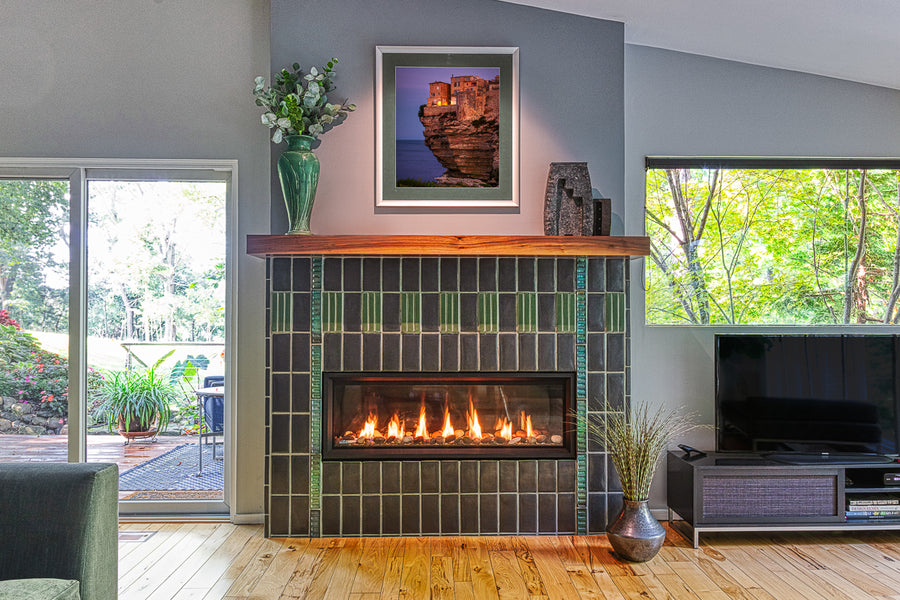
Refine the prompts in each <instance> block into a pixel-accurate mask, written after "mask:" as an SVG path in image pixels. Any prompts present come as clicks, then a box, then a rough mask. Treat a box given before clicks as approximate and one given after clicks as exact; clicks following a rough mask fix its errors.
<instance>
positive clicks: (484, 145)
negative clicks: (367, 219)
mask: <svg viewBox="0 0 900 600" xmlns="http://www.w3.org/2000/svg"><path fill="white" fill-rule="evenodd" d="M518 71H519V49H518V48H507V47H504V48H490V47H450V46H377V47H376V48H375V85H376V93H375V109H376V110H375V121H376V128H375V129H376V135H375V137H376V142H375V143H376V147H375V156H376V170H375V172H376V192H375V205H376V206H384V207H390V206H396V207H432V208H440V207H508V208H516V207H518V206H519V139H518V131H519V101H518V98H519V89H518V87H519V82H518Z"/></svg>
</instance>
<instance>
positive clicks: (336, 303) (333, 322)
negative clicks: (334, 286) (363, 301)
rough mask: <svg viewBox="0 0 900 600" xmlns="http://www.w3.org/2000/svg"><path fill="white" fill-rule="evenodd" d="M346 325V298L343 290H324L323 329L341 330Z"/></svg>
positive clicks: (330, 330) (328, 330) (327, 331)
mask: <svg viewBox="0 0 900 600" xmlns="http://www.w3.org/2000/svg"><path fill="white" fill-rule="evenodd" d="M343 327H344V298H343V295H342V294H341V292H322V331H323V332H326V333H334V332H340V331H341V330H342V329H343Z"/></svg>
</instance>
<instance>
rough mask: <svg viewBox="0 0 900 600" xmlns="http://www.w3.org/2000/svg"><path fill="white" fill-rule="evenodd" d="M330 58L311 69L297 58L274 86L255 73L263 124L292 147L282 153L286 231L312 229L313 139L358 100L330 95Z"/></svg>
mask: <svg viewBox="0 0 900 600" xmlns="http://www.w3.org/2000/svg"><path fill="white" fill-rule="evenodd" d="M337 62H338V61H337V59H336V58H332V59H331V60H330V61H328V64H326V65H325V67H322V68H316V67H310V69H309V72H308V73H303V71H301V70H300V65H299V64H298V63H294V64H293V65H291V70H288V69H282V70H281V72H280V73H278V74H276V75H275V79H274V83H273V85H272V86H271V87H266V80H265V78H264V77H257V78H256V80H255V84H256V85H255V87H254V88H253V95H254V96H256V105H257V106H261V107H263V109H264V110H265V112H264V113H263V115H262V123H263V125H265V126H266V127H268V128H269V129H273V130H274V131H273V132H272V141H273V142H275V143H276V144H279V143H281V141H282V140H286V141H287V143H288V149H287V150H285V151H284V153H282V155H281V156H280V157H279V158H278V179H279V180H280V181H281V191H282V194H283V195H284V203H285V207H286V208H287V213H288V225H289V229H288V233H300V234H309V233H310V230H309V217H310V214H311V213H312V206H313V202H314V201H315V198H316V186H317V185H318V183H319V159H318V158H317V157H316V155H315V154H313V152H312V150H311V148H310V144H312V142H313V141H315V139H316V138H317V137H318V136H319V134H321V133H324V132H325V130H326V129H330V128H331V127H334V126H335V125H338V124H340V123H341V122H342V121H343V119H345V118H346V117H347V114H348V113H349V112H350V111H353V110H356V105H355V104H348V103H347V101H346V100H344V101H343V102H339V103H337V104H333V103H331V102H329V101H328V94H329V93H330V92H331V91H332V90H334V81H333V80H332V79H333V77H334V66H335V65H336V64H337Z"/></svg>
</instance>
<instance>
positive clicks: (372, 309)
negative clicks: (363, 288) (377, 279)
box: [361, 292, 381, 333]
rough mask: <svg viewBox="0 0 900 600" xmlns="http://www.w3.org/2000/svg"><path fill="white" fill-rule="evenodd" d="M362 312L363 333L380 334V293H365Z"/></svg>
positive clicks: (363, 294)
mask: <svg viewBox="0 0 900 600" xmlns="http://www.w3.org/2000/svg"><path fill="white" fill-rule="evenodd" d="M361 310H362V315H361V326H362V331H363V333H379V332H380V331H381V294H380V293H379V292H363V293H362V307H361Z"/></svg>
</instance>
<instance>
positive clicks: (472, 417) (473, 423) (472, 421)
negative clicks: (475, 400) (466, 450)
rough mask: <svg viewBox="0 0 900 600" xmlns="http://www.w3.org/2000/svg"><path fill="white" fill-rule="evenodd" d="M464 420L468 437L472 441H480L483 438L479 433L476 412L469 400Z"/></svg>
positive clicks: (479, 426)
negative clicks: (467, 427) (467, 428)
mask: <svg viewBox="0 0 900 600" xmlns="http://www.w3.org/2000/svg"><path fill="white" fill-rule="evenodd" d="M466 420H467V421H468V424H469V437H470V438H472V439H474V440H480V439H481V438H482V437H484V436H483V435H482V433H481V424H480V423H479V422H478V411H476V410H475V406H474V405H473V404H472V399H471V398H469V410H468V412H466Z"/></svg>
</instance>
